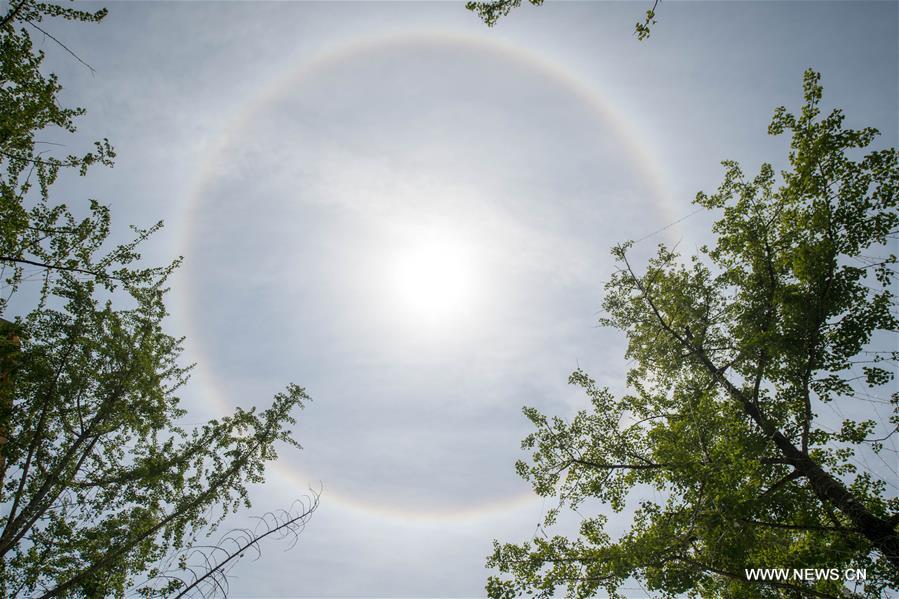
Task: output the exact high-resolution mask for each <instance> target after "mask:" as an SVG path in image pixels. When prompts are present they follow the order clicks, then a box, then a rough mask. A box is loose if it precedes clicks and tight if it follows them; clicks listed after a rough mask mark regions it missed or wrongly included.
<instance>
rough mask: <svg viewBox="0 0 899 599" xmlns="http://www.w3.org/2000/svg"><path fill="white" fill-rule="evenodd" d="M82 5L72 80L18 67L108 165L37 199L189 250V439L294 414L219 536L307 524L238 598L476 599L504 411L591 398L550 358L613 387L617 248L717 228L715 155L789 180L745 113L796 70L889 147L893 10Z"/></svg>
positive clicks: (161, 245) (487, 546)
mask: <svg viewBox="0 0 899 599" xmlns="http://www.w3.org/2000/svg"><path fill="white" fill-rule="evenodd" d="M86 4H87V3H86ZM106 5H107V6H108V7H109V9H110V14H109V17H108V18H107V19H106V20H105V21H104V22H103V23H102V24H100V25H84V24H77V25H66V24H58V23H57V24H54V35H55V36H56V37H57V38H59V39H60V40H61V41H63V42H64V43H65V44H66V46H68V47H69V48H71V49H72V50H73V51H75V52H76V53H77V54H78V56H79V57H80V58H82V59H83V60H84V61H85V62H87V63H89V64H90V65H91V66H92V67H93V68H94V70H95V72H93V73H92V72H91V71H89V70H88V69H86V68H85V67H83V66H82V65H81V64H79V63H78V62H77V61H75V60H74V59H73V58H72V57H71V56H69V55H67V54H66V53H65V52H64V51H62V50H61V49H60V48H59V47H58V46H56V45H55V44H53V43H52V42H51V41H49V40H45V43H44V49H45V50H46V51H47V52H48V54H49V58H48V61H49V64H50V65H51V66H52V67H53V70H54V71H55V72H57V73H58V74H59V76H60V80H61V81H62V83H63V85H64V88H65V89H64V92H63V95H64V99H65V100H66V101H67V102H68V103H69V104H77V105H80V106H84V107H86V108H87V109H88V113H87V115H86V116H85V117H83V118H82V120H81V121H80V129H79V139H80V140H91V139H95V138H102V137H108V138H109V139H110V140H111V142H112V143H113V145H114V146H115V147H116V150H117V153H118V159H117V163H116V166H115V168H113V169H108V170H105V171H103V170H95V171H94V172H93V173H92V174H91V175H90V176H89V177H87V178H84V179H78V178H64V179H63V180H62V181H61V182H60V184H59V185H58V187H57V193H59V194H61V195H67V196H69V197H72V198H87V197H94V198H97V199H99V200H101V201H102V202H104V203H107V204H109V205H110V207H111V209H112V215H113V219H114V230H115V233H114V235H115V236H121V239H125V238H126V237H127V235H128V230H127V225H128V224H135V225H142V226H147V225H150V224H152V223H154V222H156V221H157V220H160V219H162V220H164V221H165V223H166V226H165V228H164V230H163V231H162V232H160V233H159V234H158V235H156V236H155V237H154V238H153V239H152V240H151V241H150V242H149V243H148V244H147V246H146V248H145V251H144V257H145V260H146V261H147V263H151V264H158V263H163V262H167V261H169V260H171V259H173V258H174V257H176V256H178V255H183V256H184V265H183V267H182V268H181V269H180V270H179V272H178V274H177V276H176V277H175V278H174V280H173V281H172V289H171V292H170V295H169V298H168V302H169V303H168V305H169V307H170V310H171V313H172V314H171V317H170V319H169V329H170V331H171V332H172V333H173V334H177V335H185V336H186V337H187V340H186V352H185V356H184V361H185V362H196V363H197V367H196V369H195V371H194V375H193V378H192V380H191V382H190V384H189V385H188V386H187V388H186V389H185V390H184V392H183V394H182V396H183V405H184V407H186V408H187V409H188V410H189V411H190V414H189V416H188V417H187V418H185V422H186V423H188V424H190V423H198V422H201V421H203V420H204V419H206V418H210V417H216V416H222V415H224V414H227V413H228V412H229V411H230V410H232V409H233V408H234V407H235V406H243V407H249V406H259V407H260V408H264V407H265V406H266V405H267V403H268V402H269V401H270V399H271V397H272V395H273V394H274V393H276V392H278V391H279V390H281V389H283V388H284V386H285V385H286V384H287V383H289V382H295V383H297V384H299V385H301V386H302V387H304V388H305V389H306V390H307V392H308V393H309V394H310V396H311V397H312V398H313V401H312V402H311V403H310V404H309V406H308V407H307V408H306V409H305V410H304V411H303V412H302V413H301V414H300V415H299V417H300V419H299V422H298V424H297V426H296V428H295V436H296V438H297V439H298V440H299V441H300V443H301V444H302V445H303V449H302V451H295V450H293V449H291V448H283V450H282V451H281V455H280V458H279V460H278V462H277V463H276V464H274V465H273V466H272V467H271V468H270V469H269V471H268V474H267V480H266V483H265V484H264V485H259V486H256V487H254V488H253V490H252V495H251V496H252V499H253V502H254V506H253V508H252V509H251V510H250V511H249V512H247V513H245V514H241V515H239V516H237V517H236V518H234V519H232V520H229V522H231V523H241V522H246V517H247V515H249V514H259V513H262V512H264V511H266V510H269V509H276V508H279V507H287V506H289V505H290V503H291V502H292V501H293V500H294V499H296V498H297V497H299V496H302V495H303V494H304V493H307V492H308V489H309V487H310V486H311V487H313V488H315V489H319V488H321V490H322V495H321V504H320V508H319V510H318V511H317V512H316V513H315V515H314V517H313V518H312V520H311V521H310V522H309V524H308V526H307V528H306V529H305V530H304V531H303V533H302V535H301V538H300V542H299V543H298V544H297V545H296V546H295V547H293V548H292V549H290V550H289V551H285V548H286V547H287V544H286V543H281V544H279V543H278V542H274V543H267V544H265V545H264V546H263V547H262V552H263V556H262V558H261V559H259V560H258V561H251V560H247V561H245V562H241V563H240V564H239V565H238V566H237V567H235V568H234V570H233V571H232V577H231V596H232V597H255V598H264V597H279V598H287V597H304V598H311V597H346V598H350V597H353V598H356V597H358V598H362V597H410V598H411V597H423V598H424V597H429V598H430V597H480V596H483V594H484V591H483V588H484V582H485V579H486V576H487V575H488V572H487V571H486V570H485V568H484V561H485V557H486V556H487V555H488V554H489V553H490V551H491V542H492V540H493V539H500V540H503V541H523V540H526V539H528V538H529V537H530V536H531V535H532V534H533V533H534V529H535V526H536V524H537V523H538V522H539V521H540V519H541V515H542V513H543V512H544V510H545V509H547V507H550V505H551V503H550V502H548V503H544V501H543V500H542V499H539V498H536V497H535V496H534V495H533V494H532V493H531V492H530V489H529V486H528V485H527V483H526V482H524V481H522V480H521V479H519V478H518V477H517V475H516V474H515V470H514V463H515V461H516V460H517V459H520V458H523V457H525V455H524V453H523V452H522V451H521V450H520V448H519V444H520V440H521V439H522V438H523V437H524V436H525V435H526V434H527V433H528V432H529V426H528V423H527V421H526V420H525V418H524V417H523V416H522V414H521V408H522V406H525V405H527V406H535V407H538V408H539V409H541V410H542V411H544V412H546V413H549V414H555V415H559V416H563V417H566V416H571V415H572V414H573V413H574V412H575V411H576V410H578V409H583V408H585V407H587V400H586V398H585V397H584V396H583V395H582V394H579V393H578V392H577V391H576V390H575V389H573V388H570V387H569V386H568V385H567V383H566V381H567V378H568V375H569V374H570V373H571V372H572V371H573V370H574V369H576V368H583V369H584V370H586V371H587V372H588V373H589V374H590V375H591V376H592V377H594V378H595V379H597V381H599V382H600V383H601V384H603V385H605V386H608V387H609V388H611V389H612V390H613V391H616V392H622V391H624V390H625V383H624V379H625V374H626V369H627V363H626V362H625V360H624V358H623V354H624V350H625V345H624V339H623V337H622V335H621V334H620V333H618V332H616V331H612V330H608V329H604V328H600V327H599V326H598V325H597V320H598V318H599V316H600V315H601V301H602V292H603V283H604V282H605V281H606V280H607V279H608V277H609V275H610V273H611V272H613V269H614V268H615V265H614V262H613V261H612V259H611V256H610V253H609V250H610V249H611V247H612V246H613V245H615V244H617V243H620V242H622V241H625V240H627V239H638V240H640V241H639V242H638V243H637V244H636V245H635V247H634V255H635V257H636V259H637V260H638V261H639V260H645V258H646V256H647V255H648V254H649V253H650V252H652V251H653V249H654V247H655V246H656V244H657V243H660V242H664V243H668V244H672V245H673V244H677V245H678V248H679V249H680V250H681V251H683V252H684V253H686V254H690V253H693V252H695V251H696V249H697V248H698V247H699V245H700V244H702V243H703V242H705V241H707V240H708V228H709V225H710V223H711V222H712V221H713V219H714V216H715V215H714V214H706V213H704V212H702V213H697V212H696V207H695V206H693V205H692V204H691V201H692V199H693V197H694V196H695V194H696V192H697V191H700V190H704V191H713V190H714V189H715V188H716V187H717V184H718V183H719V182H720V181H721V178H722V169H721V166H720V161H721V160H723V159H735V160H738V161H740V162H741V163H742V164H743V165H744V167H745V169H746V171H747V172H750V173H752V172H754V171H756V170H757V168H758V166H759V165H760V164H761V163H762V162H764V161H768V162H772V163H773V164H774V165H775V166H776V167H778V166H783V164H784V159H785V156H786V148H787V144H788V140H787V139H786V138H784V137H779V138H773V137H770V136H768V135H767V133H766V130H767V125H768V122H769V121H770V118H771V115H772V112H773V110H774V108H775V107H777V106H780V105H786V106H787V107H789V108H792V109H794V110H795V109H797V108H798V106H799V105H800V102H801V89H802V73H803V71H804V70H805V69H806V68H808V67H813V68H815V69H816V70H818V71H820V72H821V73H822V81H823V85H824V93H825V95H824V104H825V106H826V107H832V106H840V107H842V108H843V109H844V110H845V112H846V115H847V125H848V126H854V127H860V126H867V125H871V126H875V127H877V128H879V129H880V130H881V131H882V132H883V135H882V137H881V139H880V141H878V142H877V143H878V144H879V145H880V146H895V145H896V144H897V114H899V101H897V93H899V85H897V62H899V61H897V56H899V47H897V44H899V36H897V21H899V19H897V17H899V11H897V8H899V4H897V3H896V2H873V3H867V2H700V3H690V2H674V1H670V0H666V1H665V2H663V3H662V4H661V6H660V7H659V9H658V11H657V15H658V23H657V24H656V25H655V27H654V29H653V32H652V36H651V38H650V39H649V40H648V41H645V42H642V43H641V42H638V41H637V40H636V39H635V38H634V36H633V26H634V23H635V22H636V21H637V20H639V19H640V18H641V16H642V14H643V12H644V11H645V10H646V9H647V8H649V3H648V2H642V1H633V2H553V1H552V0H549V1H548V2H547V3H546V4H545V5H544V6H542V7H533V6H525V7H522V8H521V9H519V10H516V11H514V12H513V13H512V14H511V15H509V16H508V17H507V18H505V19H503V20H502V21H501V22H500V23H499V24H498V25H497V26H496V27H494V28H492V29H490V28H487V27H486V26H484V25H483V23H481V22H480V21H479V20H478V19H477V18H476V17H475V16H474V15H473V14H471V13H469V12H468V11H466V10H465V9H464V3H462V2H418V1H407V2H377V1H372V2H360V3H355V2H333V3H315V2H256V3H245V2H112V3H107V4H106ZM97 6H100V5H97ZM71 203H74V202H71ZM875 468H876V465H875ZM587 509H591V510H595V511H605V512H608V509H607V508H604V507H603V506H598V505H597V506H588V508H587ZM574 524H576V522H574ZM572 525H573V523H572V522H567V521H563V522H562V523H561V527H562V529H563V530H565V527H566V526H568V527H569V528H570V526H572ZM626 526H627V513H626V512H625V513H624V514H619V515H614V514H612V515H611V520H610V528H611V530H612V531H613V532H614V531H618V532H620V531H622V530H624V529H625V527H626ZM634 593H635V594H634V596H635V597H637V596H645V593H642V592H640V591H639V589H634Z"/></svg>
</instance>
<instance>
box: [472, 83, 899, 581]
mask: <svg viewBox="0 0 899 599" xmlns="http://www.w3.org/2000/svg"><path fill="white" fill-rule="evenodd" d="M819 79H820V78H819V75H818V74H816V73H814V72H813V71H807V72H806V74H805V80H804V97H805V104H804V106H803V108H802V111H801V113H800V114H799V115H798V116H794V115H793V114H790V113H788V112H787V110H786V109H785V108H783V107H781V108H778V109H777V110H776V111H775V113H774V118H773V120H772V122H771V125H770V127H769V133H770V134H772V135H779V134H782V133H784V132H785V131H790V132H791V133H792V140H791V143H790V151H789V168H788V169H786V170H784V171H782V172H781V175H780V178H779V180H778V177H777V176H776V175H775V171H774V169H773V168H772V166H771V165H769V164H764V165H762V167H761V170H760V171H759V173H758V175H756V176H755V177H752V178H747V177H745V176H744V175H743V173H742V171H741V169H740V167H739V166H738V165H737V164H736V163H735V162H724V163H723V164H724V166H725V174H724V182H723V184H722V185H721V186H720V188H719V189H718V191H717V192H716V193H714V194H712V195H706V194H703V193H699V194H698V195H697V197H696V203H697V204H698V205H700V206H702V207H705V208H707V209H715V210H718V209H723V217H722V218H721V219H720V220H718V221H717V223H716V224H715V225H714V228H713V232H714V233H715V234H716V243H715V244H714V247H712V248H708V247H703V248H702V249H701V251H700V253H699V254H698V255H697V256H694V257H692V259H691V260H689V261H686V260H682V259H681V258H680V257H679V256H678V254H677V253H676V252H674V251H673V250H671V249H668V248H666V247H665V246H664V245H660V246H659V249H658V252H657V254H656V255H655V256H654V257H653V258H652V259H651V260H650V261H649V263H648V266H647V267H646V269H645V271H644V272H642V274H641V273H639V272H638V271H637V270H636V269H635V268H634V266H633V265H632V264H631V261H630V260H629V257H628V250H629V248H630V247H631V243H626V244H624V245H621V246H618V247H616V248H615V249H614V250H613V252H612V253H613V255H614V257H615V258H616V260H617V261H618V264H619V266H620V269H619V270H618V271H617V272H616V273H615V274H614V275H613V276H612V277H611V280H610V281H609V282H608V283H607V284H606V296H605V299H604V303H603V306H604V309H605V311H606V316H605V317H604V318H603V319H602V320H601V324H603V325H606V326H611V327H615V328H617V329H620V330H621V331H623V332H624V334H625V336H626V337H627V341H628V346H627V353H626V358H627V359H628V360H630V361H631V362H632V363H633V364H634V366H633V368H632V369H631V370H630V371H629V372H628V376H627V381H628V386H629V388H630V389H632V393H630V394H628V395H625V396H623V397H616V396H614V395H613V394H611V393H610V392H609V391H608V390H607V389H604V388H601V387H600V386H598V385H597V384H596V383H595V382H594V381H593V380H592V379H591V378H590V377H589V376H587V374H585V373H584V372H582V371H580V370H578V371H576V372H575V373H573V374H572V375H571V378H570V382H571V383H572V384H574V385H577V386H579V387H581V388H582V389H583V390H584V391H585V392H586V394H587V396H588V397H589V398H590V400H591V403H592V410H590V411H581V412H579V413H577V414H576V415H575V416H574V418H573V419H572V420H571V421H570V422H566V421H564V420H562V419H561V418H558V417H552V418H550V417H547V416H545V415H543V414H541V413H539V412H538V411H537V410H535V409H533V408H525V410H524V413H525V415H526V416H527V417H528V418H529V419H530V420H531V422H533V424H534V426H535V427H536V431H535V432H533V433H531V434H530V435H528V436H527V437H526V438H525V439H524V441H523V443H522V446H523V448H525V449H527V450H530V452H531V460H530V461H529V462H519V464H518V466H517V468H518V472H519V473H520V474H521V475H522V476H523V477H524V478H525V479H527V480H529V481H530V482H531V483H532V485H533V488H534V490H535V491H536V492H537V493H538V494H540V495H542V496H545V497H550V496H557V497H558V498H559V508H557V509H554V510H552V511H550V513H549V515H548V516H547V519H546V523H545V524H546V525H547V526H548V525H551V524H553V522H554V521H555V519H556V517H557V515H558V513H559V509H561V508H562V507H563V506H566V505H567V506H570V507H572V508H577V507H578V506H582V504H589V503H590V502H595V501H599V502H603V503H606V504H609V505H611V507H612V508H613V509H614V510H615V511H619V512H620V511H621V510H622V509H623V508H624V507H625V506H626V505H627V504H628V500H629V499H630V498H635V499H637V501H635V502H634V503H633V504H631V505H632V506H633V507H635V508H636V511H635V515H634V518H633V523H632V525H631V527H630V529H629V530H628V531H627V532H625V533H624V534H623V535H622V536H621V537H620V538H617V539H612V538H611V536H610V535H609V534H608V532H606V530H605V524H606V519H605V518H604V517H603V516H596V517H588V518H586V519H584V520H583V522H582V525H581V527H580V534H579V536H578V537H577V538H574V539H569V538H566V537H564V536H561V535H556V536H554V537H552V538H549V537H548V536H544V537H538V538H535V539H534V540H533V541H532V542H530V543H523V544H500V543H498V542H494V552H493V554H492V556H490V558H489V559H488V565H489V566H491V567H495V568H498V570H499V572H500V574H501V575H500V576H492V577H490V579H489V581H488V584H487V588H488V593H489V595H490V596H491V597H493V598H501V597H502V598H507V597H512V596H515V595H516V594H522V593H523V594H527V595H532V596H539V597H549V596H551V595H552V593H553V592H554V591H555V590H556V589H557V588H565V589H566V590H567V594H568V596H570V597H586V596H591V595H593V594H594V593H596V592H597V591H598V590H599V589H605V590H606V591H607V592H609V593H610V594H611V595H612V596H619V595H616V591H617V589H618V588H619V587H620V585H621V584H622V582H623V581H625V580H627V579H628V578H629V577H633V578H636V579H638V580H640V581H641V582H642V583H643V584H645V586H646V588H647V589H648V590H654V591H658V592H660V593H662V594H663V596H674V595H677V594H680V593H687V594H689V595H691V596H708V597H800V596H801V597H844V596H847V595H849V596H866V597H879V596H881V595H880V594H881V592H882V590H883V589H884V588H885V587H895V586H896V585H897V584H899V533H897V524H899V500H897V498H896V496H895V495H896V493H895V490H891V491H889V492H888V489H887V484H888V483H889V479H884V478H882V477H878V476H876V475H875V474H874V473H873V472H870V471H864V470H859V468H857V464H862V462H861V461H858V460H857V459H856V458H855V456H856V455H858V454H862V456H864V455H868V456H876V455H880V453H881V452H884V451H886V452H888V453H887V456H888V457H889V459H890V461H884V462H883V463H884V465H885V466H886V467H887V468H891V467H890V463H892V464H893V467H894V466H895V450H890V449H889V448H888V447H885V446H884V443H885V441H886V440H887V439H888V438H889V437H890V436H892V435H893V434H895V433H896V430H897V425H899V409H897V408H899V393H895V392H893V393H892V395H891V396H889V397H887V398H884V397H882V394H883V393H884V392H886V393H889V391H890V388H891V385H892V381H893V380H894V374H895V364H896V360H897V359H899V352H896V351H895V348H896V344H895V336H894V335H895V333H896V330H897V328H899V327H897V325H899V319H897V316H896V303H895V300H894V295H893V290H892V289H893V288H892V287H891V286H892V284H893V280H894V279H893V277H894V274H895V270H894V265H895V263H896V257H895V255H893V254H890V253H888V249H889V244H890V243H891V242H892V241H893V240H895V239H896V233H897V225H899V214H897V210H896V208H897V202H899V199H897V198H899V165H897V153H896V149H895V148H889V149H883V150H876V151H867V153H863V150H864V149H865V148H868V146H869V145H870V144H871V143H872V141H873V140H874V139H875V136H876V135H877V134H878V133H877V131H876V130H874V129H871V128H865V129H861V130H851V129H845V128H843V125H842V123H843V114H842V113H841V111H840V110H834V111H832V112H830V113H829V114H827V115H826V116H824V115H822V113H821V109H820V101H821V97H822V87H821V85H820V82H819ZM892 389H893V390H895V386H894V385H892ZM870 402H877V405H879V406H880V408H891V409H892V415H891V416H890V417H889V421H888V423H886V422H880V423H878V422H877V421H876V420H875V419H874V418H876V412H875V410H874V408H872V404H871V403H870ZM827 406H832V407H834V408H835V412H836V413H840V414H842V413H855V414H858V413H862V414H869V415H870V416H871V418H851V417H843V418H844V419H843V421H842V423H841V424H839V425H837V426H836V427H829V426H828V425H827V423H826V419H822V418H821V417H819V415H818V414H819V412H822V411H829V408H828V407H827ZM878 429H879V430H878ZM894 484H895V483H894ZM646 489H653V490H654V491H655V493H654V495H653V496H654V497H656V498H657V499H646V498H645V497H646V496H647V495H646V494H645V490H646ZM893 489H895V486H894V487H893ZM641 490H643V491H644V493H641V492H640V491H641ZM641 495H642V498H641ZM747 568H827V569H831V568H835V569H837V570H838V576H837V577H842V576H843V572H844V571H845V569H847V568H860V569H861V568H864V569H866V570H867V576H868V581H867V584H865V585H863V586H856V588H854V589H849V588H848V587H847V586H844V582H843V581H842V580H827V579H822V580H817V581H803V580H799V579H796V578H794V577H792V576H791V577H790V578H789V579H787V580H768V581H761V580H749V579H748V575H747V573H746V571H745V569H747ZM828 576H832V575H830V574H829V575H828Z"/></svg>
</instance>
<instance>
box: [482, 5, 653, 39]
mask: <svg viewBox="0 0 899 599" xmlns="http://www.w3.org/2000/svg"><path fill="white" fill-rule="evenodd" d="M659 1H660V0H655V2H653V5H652V8H650V9H649V10H647V11H646V15H645V16H644V17H643V20H642V21H638V22H637V24H636V25H634V35H636V36H637V39H638V40H640V41H643V40H645V39H646V38H648V37H649V34H650V33H651V30H650V29H651V27H652V26H653V25H655V24H656V9H657V8H658V6H659ZM528 2H530V3H531V4H533V5H534V6H540V5H541V4H543V0H528ZM519 6H521V0H486V1H479V0H469V1H468V2H466V3H465V8H467V9H468V10H470V11H472V12H474V13H475V14H477V15H478V16H479V17H480V18H481V20H482V21H484V23H486V24H487V26H488V27H493V26H494V25H496V23H497V22H498V21H499V20H500V19H501V18H502V17H505V16H506V15H508V14H509V13H510V12H512V10H513V9H516V8H518V7H519Z"/></svg>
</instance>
